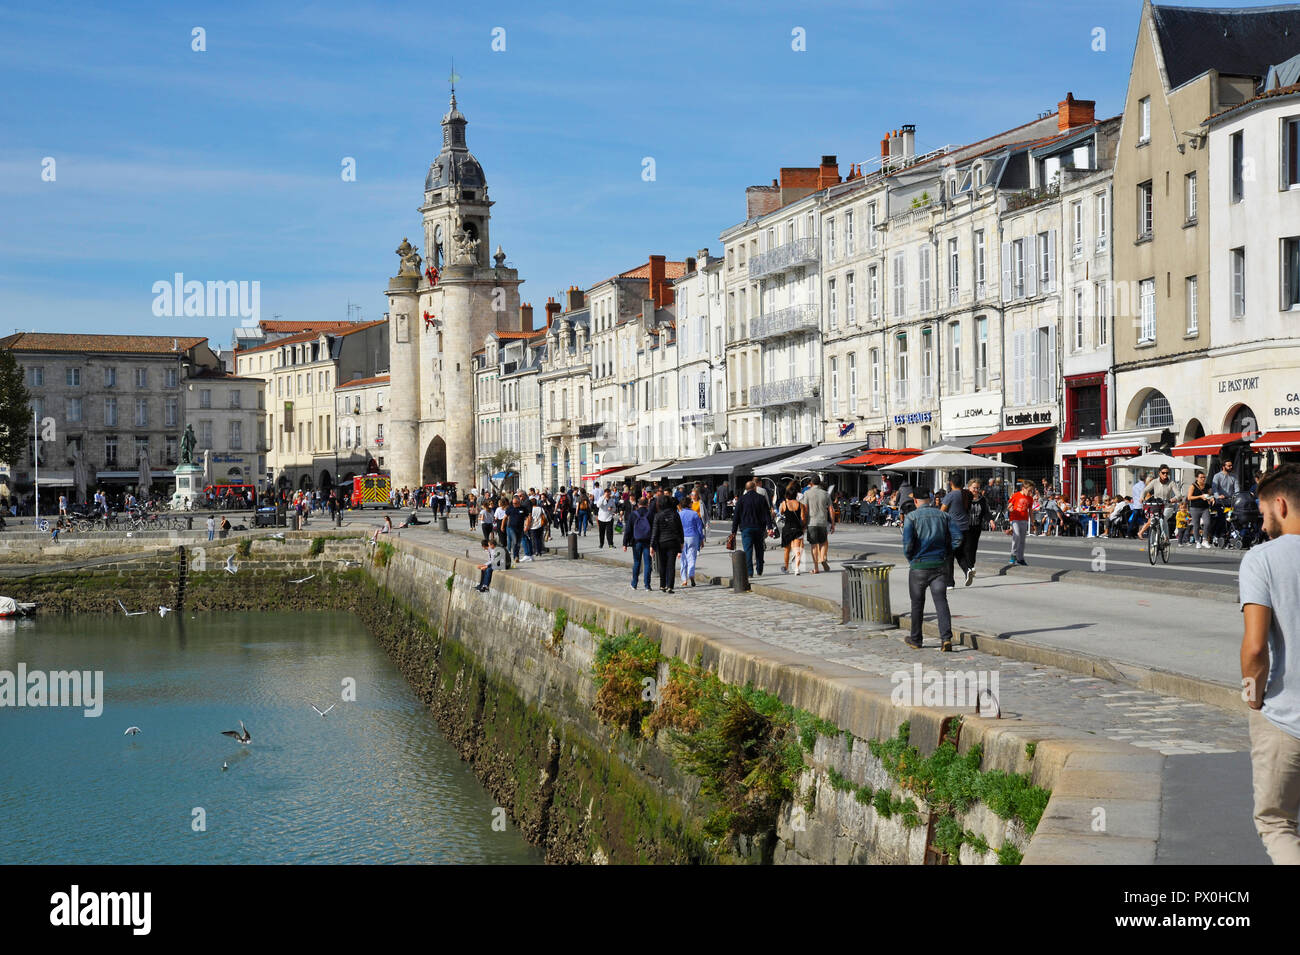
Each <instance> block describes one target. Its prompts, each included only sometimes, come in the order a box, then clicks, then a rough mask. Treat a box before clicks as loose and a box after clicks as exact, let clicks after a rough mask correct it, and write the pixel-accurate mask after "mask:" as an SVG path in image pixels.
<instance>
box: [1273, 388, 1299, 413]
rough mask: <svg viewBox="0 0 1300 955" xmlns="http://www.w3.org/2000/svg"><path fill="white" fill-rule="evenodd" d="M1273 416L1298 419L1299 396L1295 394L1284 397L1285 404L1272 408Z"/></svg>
mask: <svg viewBox="0 0 1300 955" xmlns="http://www.w3.org/2000/svg"><path fill="white" fill-rule="evenodd" d="M1273 414H1275V415H1277V416H1278V417H1279V418H1289V417H1297V418H1300V394H1297V393H1296V392H1291V393H1289V394H1288V395H1287V396H1286V404H1284V405H1280V406H1278V407H1276V408H1274V409H1273Z"/></svg>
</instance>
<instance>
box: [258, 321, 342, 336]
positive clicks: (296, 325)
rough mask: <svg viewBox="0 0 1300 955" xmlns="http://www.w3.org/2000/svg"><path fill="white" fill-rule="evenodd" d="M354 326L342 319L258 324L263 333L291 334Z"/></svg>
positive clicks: (264, 322) (263, 322)
mask: <svg viewBox="0 0 1300 955" xmlns="http://www.w3.org/2000/svg"><path fill="white" fill-rule="evenodd" d="M353 324H355V323H354V322H349V321H347V320H346V319H342V318H340V319H337V320H333V319H331V320H327V321H320V320H317V319H309V320H307V321H281V320H276V319H272V320H269V321H268V320H265V319H264V320H262V321H261V322H259V323H258V325H259V326H260V327H261V329H262V330H263V331H266V332H287V333H289V334H296V333H298V332H313V331H315V332H321V331H329V330H333V329H335V328H339V327H344V326H347V325H353Z"/></svg>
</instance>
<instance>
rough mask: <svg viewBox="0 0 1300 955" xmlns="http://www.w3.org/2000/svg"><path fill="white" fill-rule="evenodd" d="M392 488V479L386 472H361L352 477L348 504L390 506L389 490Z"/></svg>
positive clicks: (352, 506) (356, 505) (352, 505)
mask: <svg viewBox="0 0 1300 955" xmlns="http://www.w3.org/2000/svg"><path fill="white" fill-rule="evenodd" d="M392 489H393V482H392V479H391V478H389V476H388V475H387V474H362V475H359V476H357V477H354V478H353V479H352V492H351V494H350V495H349V497H348V506H349V507H351V508H354V509H355V508H362V507H391V506H392V505H391V502H390V501H389V497H388V495H389V492H391V491H392Z"/></svg>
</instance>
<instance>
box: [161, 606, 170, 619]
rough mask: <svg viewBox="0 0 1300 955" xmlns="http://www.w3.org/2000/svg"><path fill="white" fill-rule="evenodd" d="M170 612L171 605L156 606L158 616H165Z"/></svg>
mask: <svg viewBox="0 0 1300 955" xmlns="http://www.w3.org/2000/svg"><path fill="white" fill-rule="evenodd" d="M171 612H172V608H171V607H159V608H158V616H160V617H165V616H167V615H168V614H169V613H171Z"/></svg>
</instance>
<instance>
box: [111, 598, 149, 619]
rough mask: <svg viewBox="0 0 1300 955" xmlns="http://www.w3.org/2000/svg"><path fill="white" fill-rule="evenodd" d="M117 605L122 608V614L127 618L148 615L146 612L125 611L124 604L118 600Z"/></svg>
mask: <svg viewBox="0 0 1300 955" xmlns="http://www.w3.org/2000/svg"><path fill="white" fill-rule="evenodd" d="M117 605H118V606H119V607H121V608H122V613H124V614H126V615H127V616H128V617H139V616H142V615H143V614H145V613H148V611H147V610H127V609H126V604H124V603H122V601H121V599H120V598H119V599H118V601H117Z"/></svg>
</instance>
